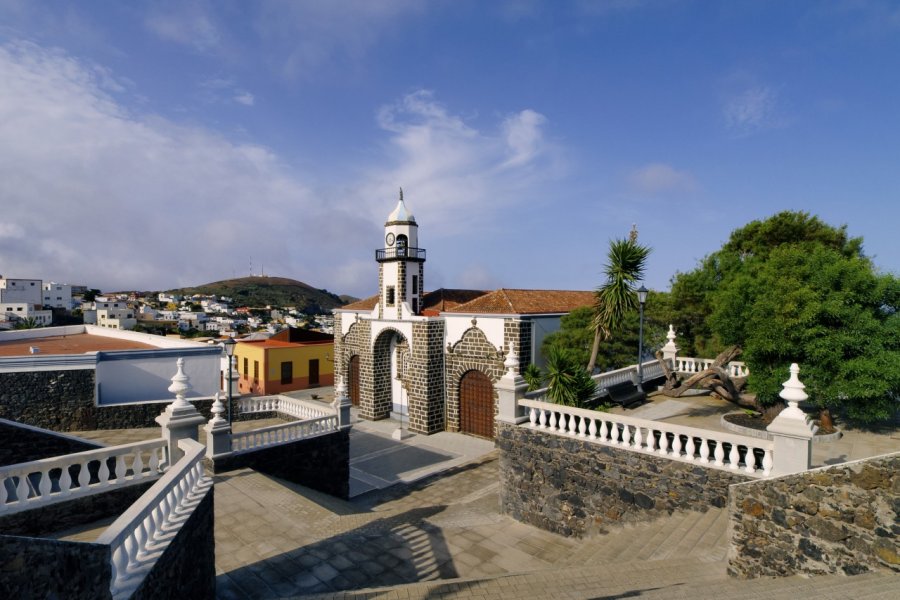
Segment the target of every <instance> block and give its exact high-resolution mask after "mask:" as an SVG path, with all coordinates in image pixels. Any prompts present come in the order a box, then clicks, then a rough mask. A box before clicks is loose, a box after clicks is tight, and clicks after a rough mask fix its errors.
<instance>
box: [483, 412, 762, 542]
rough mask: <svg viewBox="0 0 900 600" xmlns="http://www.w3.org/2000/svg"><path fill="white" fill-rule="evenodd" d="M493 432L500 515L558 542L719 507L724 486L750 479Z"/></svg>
mask: <svg viewBox="0 0 900 600" xmlns="http://www.w3.org/2000/svg"><path fill="white" fill-rule="evenodd" d="M498 428H499V431H498V438H497V446H498V447H499V449H500V508H501V511H502V512H504V513H505V514H508V515H510V516H512V517H513V518H515V519H516V520H518V521H522V522H524V523H528V524H530V525H535V526H537V527H540V528H542V529H546V530H547V531H552V532H554V533H558V534H561V535H566V536H572V537H584V536H590V535H594V534H597V533H603V532H605V530H606V529H605V528H606V527H607V526H608V525H612V524H615V523H634V522H641V521H651V520H653V519H656V518H658V517H660V516H663V515H668V514H671V513H673V512H674V511H677V510H690V511H699V512H706V511H707V510H708V509H709V507H710V506H715V507H724V506H726V504H727V501H728V486H729V485H731V484H734V483H741V482H744V481H747V480H748V479H749V477H748V476H746V475H743V474H741V473H736V472H729V471H720V470H718V469H711V468H707V467H703V466H700V465H694V464H690V463H683V462H679V461H674V460H669V459H666V458H663V457H658V456H653V455H647V454H641V453H637V452H631V451H628V450H623V449H619V448H615V447H610V446H602V445H599V444H594V443H590V442H587V441H583V440H580V439H577V438H569V437H562V436H557V435H552V434H549V433H545V432H541V431H536V430H534V429H531V428H528V427H519V426H514V425H509V424H506V423H499V427H498Z"/></svg>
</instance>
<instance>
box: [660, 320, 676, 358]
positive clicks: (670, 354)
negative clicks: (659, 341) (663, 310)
mask: <svg viewBox="0 0 900 600" xmlns="http://www.w3.org/2000/svg"><path fill="white" fill-rule="evenodd" d="M666 339H667V340H668V341H667V342H666V345H665V346H663V347H662V355H663V360H670V359H671V360H672V361H674V360H675V357H676V356H677V355H678V346H676V345H675V328H674V327H672V324H671V323H670V324H669V333H667V334H666ZM673 366H674V363H673Z"/></svg>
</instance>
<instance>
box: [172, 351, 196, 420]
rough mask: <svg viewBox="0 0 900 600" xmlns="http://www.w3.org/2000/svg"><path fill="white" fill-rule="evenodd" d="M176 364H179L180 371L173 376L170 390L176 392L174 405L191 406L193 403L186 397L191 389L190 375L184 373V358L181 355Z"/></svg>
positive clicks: (180, 406)
mask: <svg viewBox="0 0 900 600" xmlns="http://www.w3.org/2000/svg"><path fill="white" fill-rule="evenodd" d="M175 364H177V365H178V372H177V373H175V375H173V376H172V385H170V386H169V391H170V392H172V393H173V394H175V402H174V403H173V406H175V407H178V408H182V407H185V406H191V403H190V402H188V401H187V400H185V399H184V395H185V394H186V393H187V392H189V391H191V384H190V377H188V376H187V375H185V374H184V358H183V357H179V358H178V361H177V362H176V363H175Z"/></svg>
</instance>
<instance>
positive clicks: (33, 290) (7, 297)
mask: <svg viewBox="0 0 900 600" xmlns="http://www.w3.org/2000/svg"><path fill="white" fill-rule="evenodd" d="M42 288H43V286H42V282H41V280H40V279H10V278H0V303H12V302H24V303H26V304H38V305H39V304H41V303H42V302H43V301H44V297H43V292H44V290H43V289H42Z"/></svg>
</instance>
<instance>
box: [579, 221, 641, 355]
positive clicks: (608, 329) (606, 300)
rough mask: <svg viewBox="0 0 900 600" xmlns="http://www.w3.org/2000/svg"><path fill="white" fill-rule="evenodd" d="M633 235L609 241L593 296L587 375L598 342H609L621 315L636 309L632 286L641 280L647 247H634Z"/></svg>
mask: <svg viewBox="0 0 900 600" xmlns="http://www.w3.org/2000/svg"><path fill="white" fill-rule="evenodd" d="M636 233H637V232H636V231H632V235H631V236H630V237H629V238H628V239H623V240H612V241H611V242H610V243H609V253H608V254H607V255H606V264H605V265H604V266H603V273H604V274H605V275H606V282H605V283H604V284H603V285H601V286H600V287H598V288H597V291H596V292H595V293H594V319H593V323H592V325H593V327H594V345H593V347H592V348H591V360H590V362H588V366H587V371H588V373H593V372H594V365H595V364H596V363H597V352H598V351H599V349H600V340H601V339H604V340H605V339H609V338H610V336H612V335H613V334H614V333H617V332H618V331H619V330H621V328H622V323H623V322H624V320H625V315H627V314H628V313H629V312H630V311H633V310H634V309H636V308H637V305H638V299H637V294H636V293H635V290H634V284H635V283H636V282H638V281H640V280H641V279H643V278H644V267H645V263H646V262H647V256H648V255H649V254H650V251H651V249H650V247H649V246H642V245H640V244H638V243H637V235H636Z"/></svg>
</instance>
